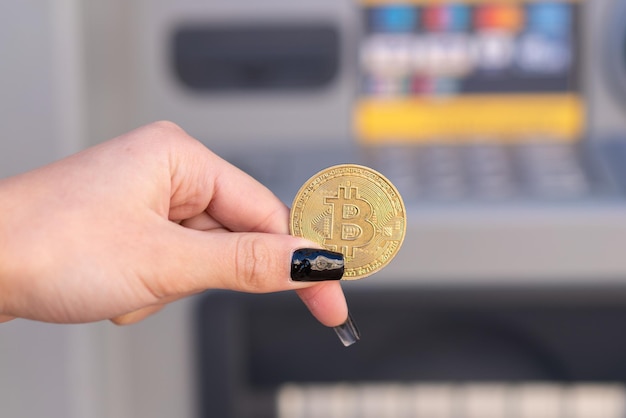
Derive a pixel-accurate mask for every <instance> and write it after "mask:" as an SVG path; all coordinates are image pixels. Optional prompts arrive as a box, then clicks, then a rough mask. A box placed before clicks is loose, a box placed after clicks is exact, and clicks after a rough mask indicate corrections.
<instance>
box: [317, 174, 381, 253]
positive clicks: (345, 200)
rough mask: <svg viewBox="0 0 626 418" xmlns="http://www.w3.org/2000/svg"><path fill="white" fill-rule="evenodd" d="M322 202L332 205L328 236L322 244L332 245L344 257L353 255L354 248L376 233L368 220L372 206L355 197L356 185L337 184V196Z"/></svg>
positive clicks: (364, 243)
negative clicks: (330, 225)
mask: <svg viewBox="0 0 626 418" xmlns="http://www.w3.org/2000/svg"><path fill="white" fill-rule="evenodd" d="M324 203H325V204H327V205H331V206H332V207H333V211H332V214H333V215H332V217H333V220H332V222H333V224H332V228H331V233H330V238H325V239H324V244H325V245H329V246H332V247H334V248H335V249H337V251H340V252H341V253H343V255H344V256H346V257H354V251H355V249H356V248H359V247H363V246H365V245H367V244H368V243H369V242H370V241H371V240H372V239H373V238H374V235H375V233H376V229H375V228H374V225H373V224H372V222H371V221H370V220H369V219H370V217H371V216H372V213H373V210H372V206H371V205H370V203H369V202H368V201H366V200H364V199H361V198H359V197H357V188H356V187H350V188H348V187H346V186H339V193H338V195H337V197H326V198H325V199H324Z"/></svg>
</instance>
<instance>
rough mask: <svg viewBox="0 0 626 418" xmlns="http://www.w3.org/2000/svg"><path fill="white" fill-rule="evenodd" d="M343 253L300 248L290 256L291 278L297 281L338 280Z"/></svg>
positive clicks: (341, 268)
mask: <svg viewBox="0 0 626 418" xmlns="http://www.w3.org/2000/svg"><path fill="white" fill-rule="evenodd" d="M343 268H344V263H343V254H341V253H336V252H334V251H327V250H320V249H317V248H301V249H299V250H296V251H294V252H293V256H292V258H291V279H292V280H294V281H297V282H322V281H326V280H340V279H341V277H342V276H343Z"/></svg>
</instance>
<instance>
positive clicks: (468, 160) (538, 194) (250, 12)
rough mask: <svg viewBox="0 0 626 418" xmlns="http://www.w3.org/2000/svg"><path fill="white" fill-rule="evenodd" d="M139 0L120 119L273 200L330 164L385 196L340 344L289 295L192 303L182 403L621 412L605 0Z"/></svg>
mask: <svg viewBox="0 0 626 418" xmlns="http://www.w3.org/2000/svg"><path fill="white" fill-rule="evenodd" d="M144 3H145V4H144ZM148 3H149V4H148ZM140 4H143V6H140V7H141V13H140V14H139V15H140V16H141V19H140V20H141V22H140V23H141V28H142V30H143V31H144V32H143V33H144V35H142V36H141V37H139V36H138V37H137V38H138V39H137V42H138V45H139V46H140V48H137V50H138V51H139V52H138V54H139V56H138V58H137V62H138V63H140V68H139V69H140V70H141V71H140V73H141V74H142V77H141V78H138V79H137V80H136V84H135V85H134V86H133V88H135V89H136V90H137V91H138V94H137V97H138V101H137V103H136V105H137V107H136V109H139V110H140V111H139V114H138V115H137V116H136V120H137V121H149V120H154V119H157V118H168V119H172V120H174V121H176V122H178V123H179V124H181V125H182V126H183V127H184V128H185V129H186V130H188V131H189V132H190V133H191V134H192V135H194V136H195V137H197V138H199V139H200V140H202V141H203V142H204V143H206V144H207V145H208V146H209V147H210V148H212V149H214V150H215V151H217V152H218V153H219V154H221V155H223V156H224V157H225V158H227V159H228V160H230V161H232V162H233V163H234V164H236V165H238V166H239V167H241V168H242V169H244V170H245V171H248V172H249V173H250V174H251V175H253V176H254V177H256V178H258V179H259V180H260V181H261V182H263V183H264V184H266V185H267V186H268V187H269V188H270V189H272V190H273V191H274V192H275V193H276V194H277V195H278V196H279V197H281V198H282V199H283V200H284V201H285V202H286V203H287V204H290V203H291V199H292V198H293V196H294V195H295V192H296V191H297V190H298V188H299V186H300V185H301V184H302V183H303V182H304V181H305V180H306V179H307V178H309V177H310V176H311V175H312V174H314V173H315V172H317V171H319V170H320V169H322V168H325V167H327V166H329V165H332V164H335V163H342V162H353V163H361V164H366V165H370V166H372V167H373V168H375V169H377V170H379V171H380V172H382V173H383V174H384V175H386V176H387V177H389V178H390V179H391V180H392V182H394V184H395V185H396V186H397V188H398V189H399V191H400V192H401V194H402V195H403V196H404V199H405V203H406V205H407V216H408V221H407V235H406V240H405V243H404V246H403V248H402V250H401V251H400V253H399V255H398V256H397V257H396V259H395V260H394V261H393V262H392V263H391V264H390V266H389V267H388V268H386V269H385V270H383V271H382V272H380V273H379V274H377V275H376V276H373V277H370V278H368V279H366V280H362V281H357V282H349V283H346V284H345V286H344V289H345V291H346V295H347V298H348V303H349V305H350V309H351V311H352V313H353V314H354V316H355V319H356V320H357V322H358V323H359V325H360V328H361V332H362V340H361V341H360V342H359V343H358V344H356V345H355V346H353V347H350V348H348V349H345V348H343V347H342V346H341V345H340V344H339V343H338V342H337V341H335V337H334V335H332V332H329V330H327V329H324V327H320V326H319V324H317V323H315V321H314V320H313V319H312V318H311V317H310V316H309V314H308V313H307V312H306V311H305V309H304V308H303V307H302V306H301V304H300V302H299V301H298V300H297V298H296V297H295V296H294V295H290V294H277V295H264V296H258V295H239V294H232V293H223V292H209V293H208V294H206V295H204V296H202V297H201V298H199V299H198V300H197V304H196V306H195V308H194V313H193V317H192V320H193V324H194V329H193V332H192V333H191V334H192V337H191V340H190V344H191V345H192V347H193V348H194V352H195V357H194V362H195V363H194V364H195V367H194V369H195V371H196V376H195V378H196V380H195V381H196V382H197V392H196V397H197V400H198V414H199V416H200V417H210V416H211V417H212V416H219V417H224V418H229V417H233V418H234V417H237V418H243V417H261V416H262V417H279V418H296V417H298V418H299V417H325V418H331V417H355V418H356V417H370V416H371V417H381V418H382V417H413V416H415V417H422V416H427V417H433V418H438V417H441V418H444V417H481V418H484V417H520V418H522V417H607V418H609V417H611V418H613V417H624V416H626V386H624V385H625V384H626V362H625V361H624V355H623V353H625V352H626V337H624V335H625V334H624V332H622V329H623V328H624V327H625V326H626V286H625V284H626V199H625V197H626V195H625V192H626V169H625V167H626V116H624V115H626V2H625V1H618V0H587V1H585V0H510V1H499V0H457V1H443V0H438V1H435V0H402V1H400V0H355V1H337V0H326V1H321V0H320V1H308V0H307V1H299V2H290V1H286V0H267V1H263V2H250V1H243V0H240V1H226V0H221V1H218V0H215V1H211V2H196V1H191V0H185V1H179V2H175V3H174V2H143V3H142V2H140Z"/></svg>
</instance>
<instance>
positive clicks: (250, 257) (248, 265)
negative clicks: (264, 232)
mask: <svg viewBox="0 0 626 418" xmlns="http://www.w3.org/2000/svg"><path fill="white" fill-rule="evenodd" d="M235 254H236V257H235V258H236V259H235V263H236V276H237V284H238V287H239V290H243V291H247V292H254V293H260V292H266V291H267V290H268V289H267V287H268V286H267V284H268V282H267V280H266V278H267V272H268V271H271V264H272V251H271V249H270V248H269V246H268V245H267V242H266V241H265V240H263V239H262V238H261V237H258V236H254V235H247V234H242V235H241V236H240V237H239V239H238V240H237V248H236V251H235Z"/></svg>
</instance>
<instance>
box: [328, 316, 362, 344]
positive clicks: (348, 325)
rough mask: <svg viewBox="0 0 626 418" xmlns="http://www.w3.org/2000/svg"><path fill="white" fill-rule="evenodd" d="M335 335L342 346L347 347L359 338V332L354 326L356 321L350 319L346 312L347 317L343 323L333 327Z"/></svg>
mask: <svg viewBox="0 0 626 418" xmlns="http://www.w3.org/2000/svg"><path fill="white" fill-rule="evenodd" d="M333 329H334V330H335V332H336V333H337V336H338V337H339V339H340V340H341V342H342V343H343V345H344V346H346V347H348V346H351V345H352V344H354V343H355V342H357V341H359V340H360V339H361V333H360V332H359V329H358V328H357V326H356V322H354V319H352V315H351V314H350V312H348V319H346V322H344V323H343V324H341V325H339V326H336V327H335V328H333Z"/></svg>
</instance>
